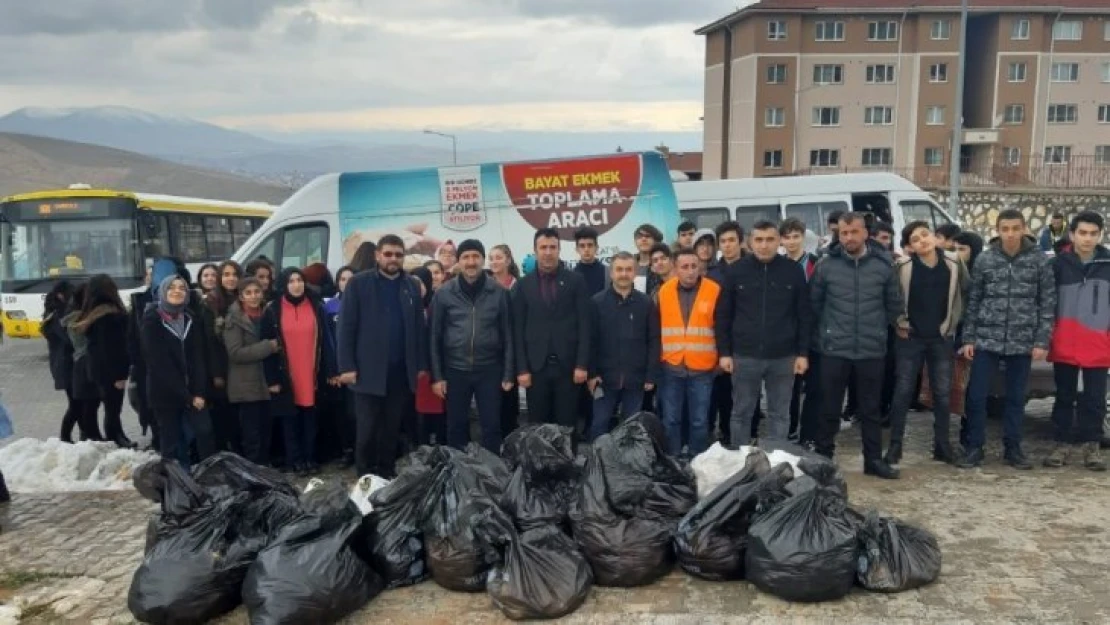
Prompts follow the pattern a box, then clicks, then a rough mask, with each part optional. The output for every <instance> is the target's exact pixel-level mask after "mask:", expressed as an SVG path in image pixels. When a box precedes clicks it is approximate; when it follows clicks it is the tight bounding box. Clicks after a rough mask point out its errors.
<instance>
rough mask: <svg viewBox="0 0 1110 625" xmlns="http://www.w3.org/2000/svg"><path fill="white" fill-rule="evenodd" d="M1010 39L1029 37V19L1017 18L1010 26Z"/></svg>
mask: <svg viewBox="0 0 1110 625" xmlns="http://www.w3.org/2000/svg"><path fill="white" fill-rule="evenodd" d="M1010 39H1017V40H1026V39H1029V20H1027V19H1017V20H1014V24H1013V26H1012V27H1010Z"/></svg>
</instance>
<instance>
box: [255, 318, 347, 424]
mask: <svg viewBox="0 0 1110 625" xmlns="http://www.w3.org/2000/svg"><path fill="white" fill-rule="evenodd" d="M281 302H282V298H280V297H279V298H277V299H275V300H274V301H272V302H270V303H269V304H267V305H266V310H265V311H264V312H263V313H262V340H264V341H270V340H276V341H278V343H283V339H282V334H281V315H282V312H281ZM300 305H301V306H304V307H307V308H309V309H311V310H312V311H313V312H314V313H315V314H316V362H315V363H314V368H315V371H316V392H317V393H320V392H321V391H325V392H326V390H327V389H328V385H327V381H328V380H329V379H331V378H333V377H335V375H336V373H335V369H334V367H332V364H331V363H332V362H334V359H333V357H332V355H331V346H330V343H329V342H328V341H327V340H326V337H325V332H326V330H325V329H324V325H325V324H324V308H323V306H322V305H321V304H320V303H319V302H318V301H316V300H315V299H313V298H311V297H308V296H306V297H305V299H304V301H303V302H302V303H301V304H300ZM288 357H289V354H288V352H287V351H286V350H285V347H284V345H282V349H281V351H280V352H278V353H276V354H272V355H270V356H269V357H268V358H266V360H265V361H263V363H262V365H263V369H264V370H265V373H266V385H267V387H270V386H280V387H281V391H280V392H278V393H277V394H276V395H271V396H270V397H271V400H272V403H271V404H270V413H271V414H272V415H273V416H275V417H283V416H289V415H294V414H296V412H297V407H296V405H295V404H294V403H293V383H292V381H291V380H290V378H289V362H288V360H287V359H288Z"/></svg>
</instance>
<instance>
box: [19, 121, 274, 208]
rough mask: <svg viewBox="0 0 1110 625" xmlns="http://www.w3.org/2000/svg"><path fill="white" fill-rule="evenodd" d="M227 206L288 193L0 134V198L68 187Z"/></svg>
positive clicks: (111, 152) (88, 148) (104, 151)
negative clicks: (202, 199) (189, 198)
mask: <svg viewBox="0 0 1110 625" xmlns="http://www.w3.org/2000/svg"><path fill="white" fill-rule="evenodd" d="M78 182H81V183H88V184H90V185H93V186H101V187H108V188H113V189H124V190H129V191H144V192H147V193H166V194H170V195H187V196H193V197H205V198H210V199H220V200H229V201H251V200H253V201H259V202H270V203H274V204H277V203H280V202H282V201H284V200H285V199H286V198H287V197H289V196H290V195H291V194H292V192H293V189H291V188H288V187H284V186H278V185H274V184H264V183H260V182H256V181H253V180H249V179H247V178H243V177H240V176H235V175H232V174H228V173H224V172H219V171H211V170H207V169H201V168H197V167H190V166H187V165H181V164H178V163H171V162H169V161H163V160H159V159H156V158H151V157H149V156H143V155H141V154H136V153H134V152H125V151H123V150H117V149H115V148H107V147H103V146H98V145H89V144H86V143H75V142H72V141H62V140H59V139H47V138H44V137H35V136H30V135H21V134H9V133H0V196H6V195H11V194H13V193H24V192H28V191H40V190H43V189H49V188H64V187H66V186H68V185H70V184H73V183H78Z"/></svg>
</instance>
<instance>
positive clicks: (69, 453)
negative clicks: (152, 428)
mask: <svg viewBox="0 0 1110 625" xmlns="http://www.w3.org/2000/svg"><path fill="white" fill-rule="evenodd" d="M157 458H158V455H157V454H155V453H153V452H144V451H134V450H131V449H119V448H117V447H116V445H115V444H113V443H93V442H90V441H84V442H80V443H75V444H69V443H63V442H62V441H60V440H58V439H57V438H50V439H47V440H45V441H43V440H38V439H35V438H22V439H20V440H17V441H15V442H14V443H12V444H10V445H8V446H7V447H4V448H3V449H0V471H3V473H4V477H5V479H6V480H7V482H8V488H9V489H10V490H11V491H12V492H16V493H64V492H72V491H96V490H128V489H130V488H131V473H132V472H133V471H134V470H135V468H136V467H139V466H141V465H143V464H145V463H147V462H150V461H151V460H156V459H157Z"/></svg>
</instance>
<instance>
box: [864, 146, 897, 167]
mask: <svg viewBox="0 0 1110 625" xmlns="http://www.w3.org/2000/svg"><path fill="white" fill-rule="evenodd" d="M890 162H891V158H890V148H863V155H862V156H860V164H861V165H863V166H864V167H890Z"/></svg>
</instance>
